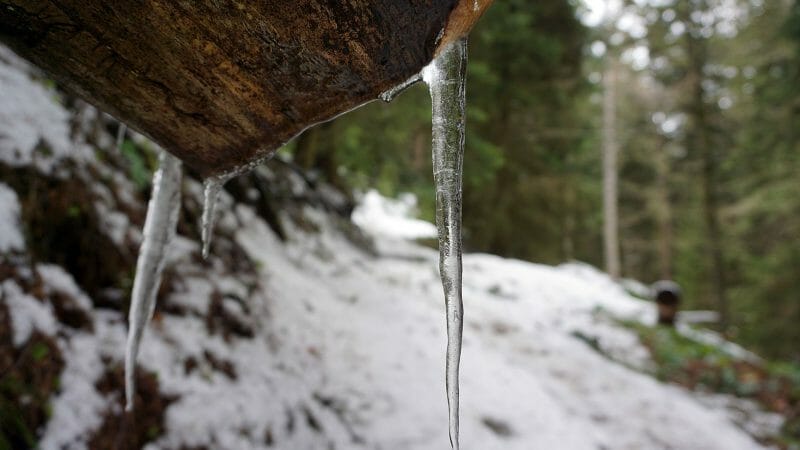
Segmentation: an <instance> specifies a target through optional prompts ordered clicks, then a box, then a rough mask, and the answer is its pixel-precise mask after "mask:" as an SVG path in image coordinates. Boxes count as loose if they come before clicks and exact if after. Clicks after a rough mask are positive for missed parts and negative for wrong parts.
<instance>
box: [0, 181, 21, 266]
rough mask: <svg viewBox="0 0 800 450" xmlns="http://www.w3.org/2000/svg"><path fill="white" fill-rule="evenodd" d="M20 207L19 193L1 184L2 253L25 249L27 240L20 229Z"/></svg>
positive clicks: (0, 245) (0, 251)
mask: <svg viewBox="0 0 800 450" xmlns="http://www.w3.org/2000/svg"><path fill="white" fill-rule="evenodd" d="M19 214H20V207H19V201H18V200H17V193H16V192H14V191H13V190H12V189H11V188H10V187H8V185H6V184H4V183H0V253H7V252H11V251H14V250H24V249H25V238H24V237H23V236H22V231H21V230H20V227H19V225H20V224H19Z"/></svg>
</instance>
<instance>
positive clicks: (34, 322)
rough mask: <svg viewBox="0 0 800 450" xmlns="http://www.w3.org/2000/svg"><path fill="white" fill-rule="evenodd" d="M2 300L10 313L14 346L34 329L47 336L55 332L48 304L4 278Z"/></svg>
mask: <svg viewBox="0 0 800 450" xmlns="http://www.w3.org/2000/svg"><path fill="white" fill-rule="evenodd" d="M0 293H2V297H1V298H2V300H3V301H5V304H6V306H7V307H8V309H9V312H10V314H11V328H12V329H13V330H14V339H13V342H14V346H15V347H19V346H20V345H22V344H23V343H25V341H27V340H28V338H29V337H30V336H31V333H33V331H34V330H36V331H39V332H41V333H43V334H45V335H47V336H54V335H55V334H56V331H57V330H58V328H57V322H56V318H55V316H54V315H53V308H52V307H51V306H50V304H47V303H42V302H40V301H39V300H38V299H37V298H35V297H32V296H30V295H28V294H26V293H25V292H24V291H23V290H22V288H20V287H19V286H18V285H17V283H15V282H14V281H11V280H6V281H5V282H3V284H2V285H0Z"/></svg>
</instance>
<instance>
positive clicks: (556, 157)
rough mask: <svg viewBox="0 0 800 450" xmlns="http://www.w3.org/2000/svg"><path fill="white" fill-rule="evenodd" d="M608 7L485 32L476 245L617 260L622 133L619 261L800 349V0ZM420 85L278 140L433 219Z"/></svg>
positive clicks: (754, 334)
mask: <svg viewBox="0 0 800 450" xmlns="http://www.w3.org/2000/svg"><path fill="white" fill-rule="evenodd" d="M591 3H594V2H589V4H591ZM603 3H604V2H597V4H596V5H594V6H595V9H597V10H599V11H600V13H595V14H597V15H599V16H603V17H597V18H595V19H591V20H593V22H590V23H586V20H584V21H582V20H581V17H588V14H589V10H588V9H587V6H586V5H584V4H582V3H575V2H569V1H562V0H546V1H541V2H527V1H524V0H507V1H503V2H499V3H498V4H496V5H494V6H493V7H492V8H491V9H489V10H488V11H487V13H486V15H485V17H484V18H482V20H481V21H480V22H479V23H478V25H477V26H476V29H475V30H474V31H473V33H472V34H471V36H470V42H469V46H470V48H469V51H470V65H469V69H468V70H469V72H468V87H467V90H468V93H467V96H468V110H467V114H468V127H467V130H468V134H467V149H466V153H465V163H464V170H465V179H464V201H465V206H464V212H463V213H464V227H465V231H464V239H465V246H466V248H467V249H468V250H469V251H479V252H488V253H493V254H498V255H503V256H508V257H514V258H521V259H525V260H529V261H536V262H543V263H549V264H555V263H560V262H565V261H571V260H579V261H586V262H589V263H591V264H594V265H596V266H598V267H606V268H608V267H609V265H608V262H607V260H606V257H605V254H606V252H605V250H604V244H603V242H604V235H603V232H604V231H603V227H604V226H603V224H604V216H603V207H602V205H603V204H604V203H603V155H604V152H606V151H607V149H608V147H609V142H608V141H607V140H608V139H610V140H611V141H612V142H611V144H610V145H612V146H613V147H612V148H615V149H616V150H613V151H614V152H615V153H616V155H617V156H616V164H614V167H613V169H614V172H615V175H614V176H615V177H616V178H617V180H618V182H617V184H618V189H617V190H618V195H617V207H616V209H617V214H616V215H617V218H616V219H615V220H616V221H617V227H615V228H616V235H617V237H616V240H617V242H618V244H617V245H616V246H617V247H618V257H617V259H618V262H617V263H616V265H617V267H618V269H615V271H617V275H619V276H621V277H625V278H632V279H637V280H640V281H643V282H647V283H649V282H654V281H656V280H659V279H673V280H675V281H677V282H678V284H679V285H680V286H681V287H682V288H683V289H684V294H685V295H684V297H685V305H684V307H685V308H687V309H702V310H713V311H716V312H718V315H719V317H718V321H717V323H716V324H715V326H716V327H717V328H718V329H719V330H720V331H723V332H724V333H725V335H726V336H728V337H730V338H732V339H734V340H736V341H738V342H741V343H742V344H744V345H746V346H748V347H752V348H754V349H757V350H758V351H759V352H763V353H765V354H768V355H771V356H775V357H780V358H785V359H791V360H795V361H796V360H798V358H800V353H798V352H800V327H797V323H800V297H798V295H800V294H798V293H800V277H798V273H800V272H798V268H800V243H798V242H796V241H797V239H796V238H797V237H798V236H800V195H798V194H800V183H798V181H797V179H798V175H797V174H798V173H799V172H798V171H800V166H799V164H800V147H798V146H799V145H800V136H799V135H800V4H798V3H796V2H795V3H792V2H787V1H783V0H781V1H774V2H773V1H770V2H767V1H758V0H690V1H674V2H673V1H658V2H646V1H632V2H624V3H623V2H613V1H612V2H610V5H612V6H611V8H610V9H609V11H610V12H609V13H607V14H605V13H603V12H602V11H604V9H605V8H604V6H603ZM609 95H610V96H612V100H611V102H613V105H614V107H613V111H612V112H611V114H613V118H610V119H611V122H608V120H609V118H608V113H606V115H604V108H608V105H607V103H608V100H607V97H608V96H609ZM426 96H427V93H426V92H425V90H424V89H423V88H420V87H415V88H411V89H410V90H409V91H408V92H406V93H404V94H403V95H401V96H399V97H398V98H397V99H395V100H394V101H393V102H392V103H391V104H382V103H379V102H376V103H372V104H370V105H367V106H366V107H364V108H362V109H360V110H357V111H355V112H354V113H352V114H349V115H346V116H343V117H341V118H339V119H337V120H335V121H333V122H330V123H327V124H324V125H322V126H320V127H317V128H314V129H312V130H310V131H309V132H307V133H305V134H304V135H302V136H301V137H300V138H299V139H297V140H296V141H294V142H293V143H292V144H290V145H289V146H288V148H286V149H285V150H284V151H286V152H290V153H292V154H293V155H294V158H295V161H296V162H298V163H299V164H301V165H302V166H304V167H307V168H313V169H315V171H316V173H317V174H318V176H321V177H324V178H325V179H327V180H329V181H331V182H332V183H333V184H335V185H338V186H342V187H347V188H348V189H351V188H356V189H361V190H363V189H366V188H368V187H372V186H377V187H378V189H379V190H380V191H381V192H382V193H384V194H386V195H390V196H391V195H396V194H398V193H401V192H412V193H414V194H415V195H417V196H418V198H419V200H420V209H421V212H422V215H423V217H426V218H428V219H429V220H432V218H433V211H434V195H433V190H432V187H431V183H430V179H429V178H430V177H429V173H430V170H431V167H430V164H431V163H430V158H429V157H428V146H429V142H430V126H429V124H430V112H429V108H428V106H427V98H426ZM610 132H613V134H612V135H611V136H609V133H610ZM610 271H612V270H610Z"/></svg>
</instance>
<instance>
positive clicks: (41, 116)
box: [0, 64, 91, 173]
mask: <svg viewBox="0 0 800 450" xmlns="http://www.w3.org/2000/svg"><path fill="white" fill-rule="evenodd" d="M69 118H70V114H69V113H68V112H67V111H66V110H65V109H64V108H63V107H62V106H61V105H59V104H58V100H57V99H56V93H55V91H53V90H49V89H47V88H45V87H44V86H43V85H42V84H40V83H38V82H36V81H34V80H33V79H31V78H30V76H28V75H27V74H26V73H25V72H23V71H20V70H19V69H17V68H15V67H13V66H11V65H7V64H0V130H1V131H0V161H2V162H3V163H5V164H8V165H10V166H12V167H19V166H28V165H35V166H36V167H38V168H39V170H41V171H43V172H45V173H49V172H51V171H52V170H53V168H54V167H55V165H56V164H57V163H58V162H59V161H62V160H63V159H65V158H67V157H70V158H76V157H78V155H84V156H89V155H90V154H91V152H90V150H88V148H86V147H85V146H84V145H78V144H75V143H73V142H72V140H71V139H70V130H69ZM42 143H44V144H46V145H41V144H42Z"/></svg>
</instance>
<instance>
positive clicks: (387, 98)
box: [379, 73, 422, 103]
mask: <svg viewBox="0 0 800 450" xmlns="http://www.w3.org/2000/svg"><path fill="white" fill-rule="evenodd" d="M420 81H422V75H421V74H418V73H417V74H414V75H412V76H411V78H409V79H407V80H406V81H403V82H402V83H400V84H398V85H397V86H395V87H393V88H391V89H389V90H388V91H386V92H384V93H382V94H381V95H380V96H379V98H380V99H381V100H383V101H384V102H386V103H389V102H391V101H392V100H394V98H395V97H397V96H398V95H400V94H401V93H402V92H404V91H405V90H406V89H408V88H410V87H411V86H413V85H415V84H417V83H418V82H420Z"/></svg>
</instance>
